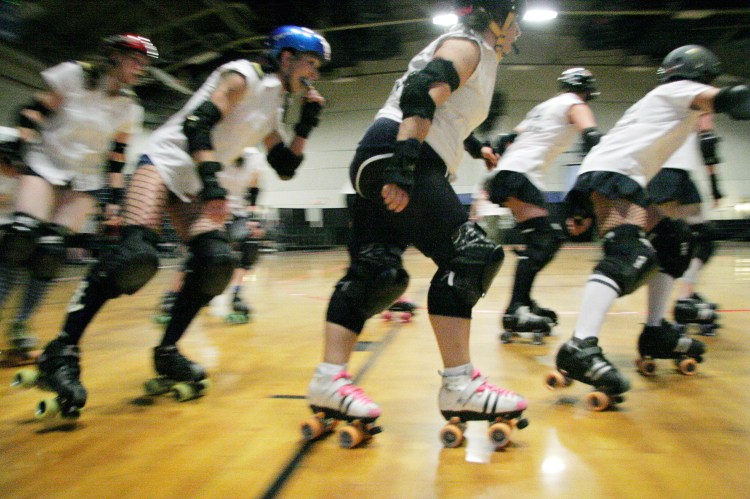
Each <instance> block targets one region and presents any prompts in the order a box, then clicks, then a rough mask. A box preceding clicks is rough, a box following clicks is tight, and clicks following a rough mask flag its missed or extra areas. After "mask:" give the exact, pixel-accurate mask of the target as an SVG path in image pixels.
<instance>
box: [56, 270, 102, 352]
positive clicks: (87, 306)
mask: <svg viewBox="0 0 750 499" xmlns="http://www.w3.org/2000/svg"><path fill="white" fill-rule="evenodd" d="M107 291H108V290H107V289H106V288H105V287H104V286H103V285H102V284H101V283H100V281H97V280H93V279H91V277H90V276H87V277H86V278H85V279H84V280H83V281H81V284H80V285H79V287H78V289H77V290H76V292H75V294H74V295H73V298H71V300H70V304H69V305H68V315H67V316H66V317H65V323H64V324H63V330H62V332H61V333H60V336H59V337H58V338H59V339H60V340H61V341H63V342H65V343H67V344H68V345H77V344H78V342H79V341H81V336H83V333H84V331H85V330H86V328H87V327H88V325H89V324H90V323H91V321H92V320H93V319H94V316H95V315H96V314H97V313H98V312H99V310H101V308H102V307H103V306H104V304H105V303H107V301H109V299H110V295H109V294H108V292H107Z"/></svg>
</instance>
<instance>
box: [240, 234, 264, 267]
mask: <svg viewBox="0 0 750 499" xmlns="http://www.w3.org/2000/svg"><path fill="white" fill-rule="evenodd" d="M259 257H260V243H259V242H258V241H254V240H252V239H245V240H244V241H242V242H241V243H240V265H241V266H242V268H243V269H245V270H248V269H249V268H250V267H252V266H253V265H255V262H257V261H258V258H259Z"/></svg>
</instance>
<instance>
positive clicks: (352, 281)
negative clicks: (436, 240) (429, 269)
mask: <svg viewBox="0 0 750 499" xmlns="http://www.w3.org/2000/svg"><path fill="white" fill-rule="evenodd" d="M402 251H403V250H402V249H401V248H399V247H396V246H390V245H383V244H368V245H367V246H364V247H363V248H361V249H360V250H359V252H358V253H357V254H356V255H354V256H353V258H352V263H351V265H350V266H349V271H348V272H347V273H346V275H345V276H344V277H343V278H342V279H341V280H340V281H339V282H338V283H336V291H335V293H334V294H339V295H340V298H343V299H345V300H346V302H347V303H348V304H349V306H350V307H351V309H353V310H354V311H355V312H356V314H357V315H360V318H359V319H360V320H362V322H363V321H364V320H366V319H367V318H369V317H372V316H373V315H375V314H377V313H378V312H380V311H382V310H384V309H386V308H387V307H388V306H390V305H391V304H392V303H393V302H394V301H396V300H397V299H398V298H399V297H400V296H401V295H402V294H403V293H404V291H406V288H407V287H408V286H409V274H408V273H407V272H406V270H404V267H403V266H402V264H401V253H402ZM329 315H330V314H329ZM333 322H337V321H336V320H334V321H333ZM338 322H341V321H338ZM342 325H344V326H346V324H342ZM347 327H348V326H347Z"/></svg>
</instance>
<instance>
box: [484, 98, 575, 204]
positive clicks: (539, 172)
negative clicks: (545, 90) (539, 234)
mask: <svg viewBox="0 0 750 499" xmlns="http://www.w3.org/2000/svg"><path fill="white" fill-rule="evenodd" d="M578 104H584V101H583V100H582V99H581V98H580V97H579V96H578V95H576V94H574V93H571V92H566V93H564V94H560V95H557V96H555V97H553V98H551V99H548V100H546V101H544V102H542V103H541V104H538V105H537V106H535V107H534V108H533V109H532V110H531V111H529V112H528V114H527V115H526V117H525V118H524V120H523V121H522V122H521V123H520V124H519V125H518V126H517V127H516V128H517V129H518V130H521V132H520V133H519V134H518V137H516V140H515V141H514V142H513V144H511V145H510V147H508V149H507V150H506V151H505V154H503V156H502V158H501V159H500V163H499V164H498V167H497V169H498V170H510V171H514V172H519V173H523V174H524V175H526V177H528V179H529V180H531V182H532V183H533V184H534V185H535V186H536V187H537V188H538V189H539V190H541V191H544V176H545V173H546V171H547V169H548V168H549V165H550V164H552V162H553V161H554V160H555V158H557V156H559V155H560V154H561V153H563V152H565V150H566V149H567V148H568V147H569V146H570V144H571V143H572V142H573V140H574V139H575V137H576V136H577V135H578V130H577V129H576V127H575V125H573V124H572V123H570V119H569V117H568V111H569V110H570V108H571V107H572V106H575V105H578Z"/></svg>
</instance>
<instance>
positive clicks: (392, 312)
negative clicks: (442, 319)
mask: <svg viewBox="0 0 750 499" xmlns="http://www.w3.org/2000/svg"><path fill="white" fill-rule="evenodd" d="M415 315H417V305H416V304H415V303H412V302H410V301H408V300H399V301H397V302H396V303H394V304H393V305H391V306H390V307H388V310H386V311H385V312H383V320H384V321H386V322H390V321H392V320H393V319H394V318H395V317H397V318H398V321H399V322H402V323H404V324H406V323H409V322H411V319H412V317H414V316H415Z"/></svg>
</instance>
